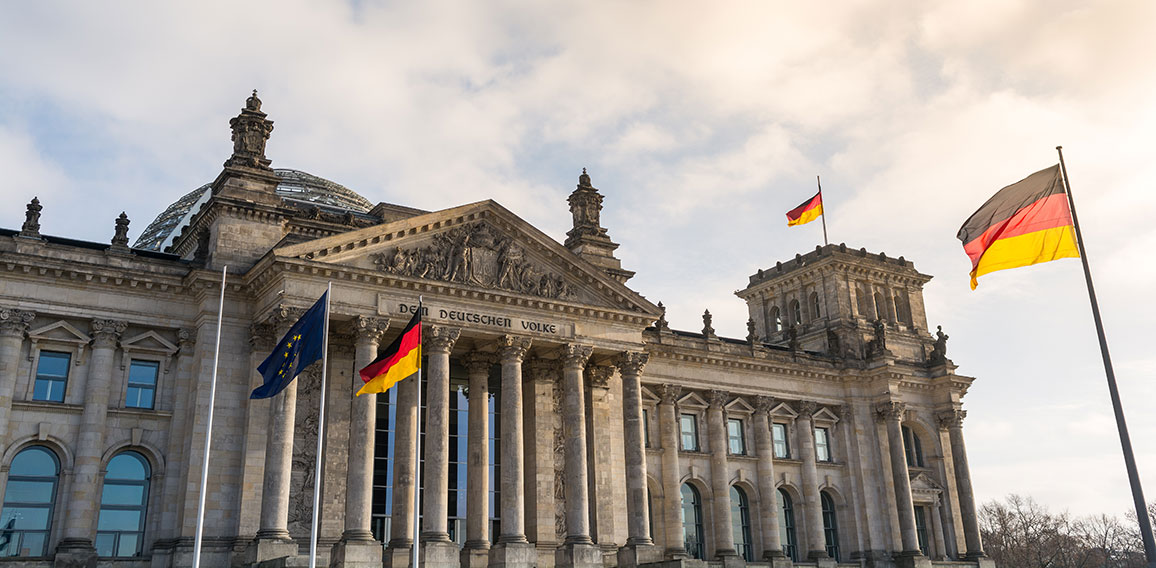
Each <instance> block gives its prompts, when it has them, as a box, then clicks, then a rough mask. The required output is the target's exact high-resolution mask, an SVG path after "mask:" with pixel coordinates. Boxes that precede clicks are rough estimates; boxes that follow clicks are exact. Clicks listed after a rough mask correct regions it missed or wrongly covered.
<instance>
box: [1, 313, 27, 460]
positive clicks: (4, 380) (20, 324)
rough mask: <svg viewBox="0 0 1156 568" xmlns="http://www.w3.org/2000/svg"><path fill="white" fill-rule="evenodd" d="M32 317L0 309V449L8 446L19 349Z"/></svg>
mask: <svg viewBox="0 0 1156 568" xmlns="http://www.w3.org/2000/svg"><path fill="white" fill-rule="evenodd" d="M34 319H36V314H34V313H32V312H25V311H20V310H12V309H8V308H4V309H0V451H3V450H4V449H6V448H7V447H8V421H9V419H10V416H11V414H12V395H13V389H15V388H16V375H17V374H18V373H19V372H20V350H21V348H22V347H23V346H24V334H25V332H27V331H28V324H30V323H32V320H34Z"/></svg>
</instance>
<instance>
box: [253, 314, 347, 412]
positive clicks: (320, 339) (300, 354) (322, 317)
mask: <svg viewBox="0 0 1156 568" xmlns="http://www.w3.org/2000/svg"><path fill="white" fill-rule="evenodd" d="M328 295H329V292H325V293H324V294H322V295H321V298H320V299H318V300H317V303H315V304H313V307H312V308H309V310H308V311H306V312H305V314H304V315H302V316H301V319H299V320H297V323H295V324H293V327H291V328H289V332H288V333H286V334H285V337H282V338H281V341H278V342H277V347H275V348H273V352H272V353H270V354H269V356H268V357H266V358H265V361H264V362H262V363H261V365H260V366H258V367H257V372H258V373H261V376H262V377H265V384H263V385H261V386H259V387H257V388H255V389H253V394H251V395H249V398H269V397H271V396H276V394H277V393H279V392H281V391H283V390H285V387H287V386H289V383H291V382H293V379H294V378H296V377H297V374H298V373H300V372H301V370H302V369H304V368H306V367H308V366H309V365H312V364H313V362H314V361H317V360H319V359H321V356H322V351H323V349H324V343H325V322H326V320H328V319H329V314H328V313H326V305H327V303H326V301H325V300H326V297H327V296H328Z"/></svg>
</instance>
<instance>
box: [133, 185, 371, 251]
mask: <svg viewBox="0 0 1156 568" xmlns="http://www.w3.org/2000/svg"><path fill="white" fill-rule="evenodd" d="M273 172H274V173H276V174H277V177H279V178H281V182H280V183H278V184H277V195H280V196H281V197H282V198H285V199H288V200H292V201H299V202H305V203H314V204H317V205H320V206H324V207H331V208H335V209H340V210H343V211H353V212H356V213H368V212H369V210H370V209H372V208H373V203H370V201H369V200H368V199H366V198H364V197H362V196H360V195H358V194H357V193H356V192H354V191H353V190H351V189H349V188H347V187H345V186H343V185H341V184H338V183H334V182H332V181H329V180H327V179H323V178H319V177H317V176H315V175H313V174H308V173H305V172H302V171H298V170H290V169H285V168H276V169H274V170H273ZM211 185H212V184H208V183H206V184H205V185H202V186H201V187H198V188H197V189H194V190H193V191H190V192H189V193H186V194H185V195H183V196H181V198H180V199H178V200H176V202H174V203H173V204H172V205H169V206H168V208H166V209H165V210H164V211H163V212H162V213H161V214H160V215H157V218H156V219H154V220H153V222H152V223H150V224H149V226H148V227H146V228H145V230H144V232H143V233H141V236H140V237H139V238H137V240H136V243H135V244H133V248H137V249H145V250H152V251H158V252H160V251H164V249H165V248H166V247H168V246H169V245H171V244H172V242H173V239H174V238H176V236H177V235H179V234H180V232H181V229H183V228H184V227H185V226H186V225H188V224H189V221H190V219H192V217H193V215H194V214H195V213H196V212H197V211H198V210H199V209H200V208H201V205H202V204H203V203H205V202H206V201H208V200H209V197H210V193H211V192H210V191H209V190H210V186H211Z"/></svg>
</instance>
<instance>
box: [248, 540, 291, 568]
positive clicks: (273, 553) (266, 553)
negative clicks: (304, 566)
mask: <svg viewBox="0 0 1156 568" xmlns="http://www.w3.org/2000/svg"><path fill="white" fill-rule="evenodd" d="M294 556H297V543H296V542H294V541H293V539H291V538H288V537H286V538H270V537H265V536H261V535H260V534H259V533H258V536H257V538H255V539H253V540H252V541H250V542H249V546H248V548H246V549H245V565H246V566H256V565H258V564H260V563H262V562H268V561H270V560H277V559H281V558H291V557H294Z"/></svg>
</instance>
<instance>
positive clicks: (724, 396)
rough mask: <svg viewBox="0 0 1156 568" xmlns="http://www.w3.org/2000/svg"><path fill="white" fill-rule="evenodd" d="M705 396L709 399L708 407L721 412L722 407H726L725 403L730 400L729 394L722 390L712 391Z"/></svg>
mask: <svg viewBox="0 0 1156 568" xmlns="http://www.w3.org/2000/svg"><path fill="white" fill-rule="evenodd" d="M707 396H708V398H710V407H711V408H712V409H719V410H721V409H722V407H724V406H726V405H727V401H729V400H730V398H731V393H729V392H727V391H722V390H712V391H710V392H709V393H707Z"/></svg>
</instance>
